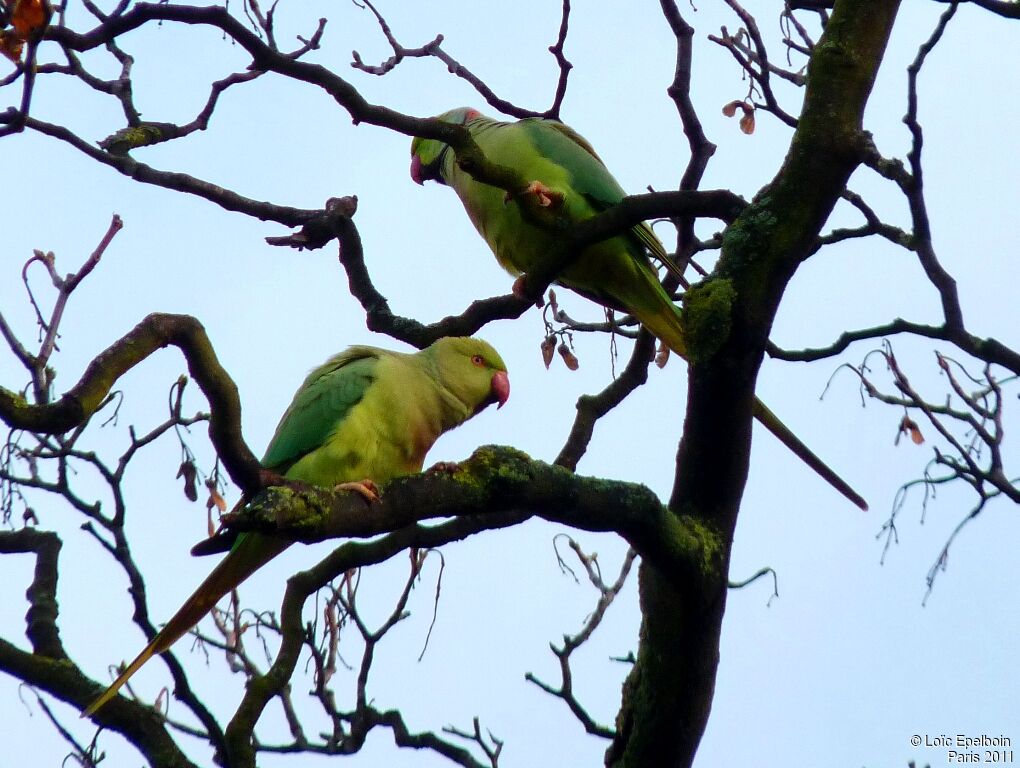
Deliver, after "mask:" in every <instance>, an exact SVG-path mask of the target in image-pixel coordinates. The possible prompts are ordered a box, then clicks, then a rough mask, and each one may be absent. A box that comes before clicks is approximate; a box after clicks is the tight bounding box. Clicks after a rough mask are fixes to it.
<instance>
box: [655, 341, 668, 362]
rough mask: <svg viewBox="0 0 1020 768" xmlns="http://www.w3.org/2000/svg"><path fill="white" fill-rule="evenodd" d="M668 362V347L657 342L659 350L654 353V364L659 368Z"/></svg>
mask: <svg viewBox="0 0 1020 768" xmlns="http://www.w3.org/2000/svg"><path fill="white" fill-rule="evenodd" d="M668 362H669V347H667V346H666V345H665V344H663V343H662V342H659V351H658V352H656V353H655V364H656V365H657V366H658V367H659V368H665V367H666V363H668Z"/></svg>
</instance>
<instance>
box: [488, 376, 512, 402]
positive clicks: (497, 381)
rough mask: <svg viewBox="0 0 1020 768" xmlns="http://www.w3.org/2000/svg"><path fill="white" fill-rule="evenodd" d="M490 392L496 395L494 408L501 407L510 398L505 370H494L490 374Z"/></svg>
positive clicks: (508, 379)
mask: <svg viewBox="0 0 1020 768" xmlns="http://www.w3.org/2000/svg"><path fill="white" fill-rule="evenodd" d="M492 394H493V395H495V396H496V402H497V403H498V405H497V406H496V408H502V407H503V405H504V403H506V401H507V400H509V399H510V377H509V376H508V375H507V372H506V371H496V372H495V373H494V374H492Z"/></svg>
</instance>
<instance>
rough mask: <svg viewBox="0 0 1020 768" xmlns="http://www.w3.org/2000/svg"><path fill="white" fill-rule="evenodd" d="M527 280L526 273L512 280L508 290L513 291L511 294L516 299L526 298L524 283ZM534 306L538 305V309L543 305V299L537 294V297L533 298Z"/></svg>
mask: <svg viewBox="0 0 1020 768" xmlns="http://www.w3.org/2000/svg"><path fill="white" fill-rule="evenodd" d="M527 281H528V276H527V275H520V276H519V277H518V278H517V279H516V280H514V284H513V285H512V286H510V292H511V293H513V295H514V296H516V297H517V298H518V299H526V298H528V296H527V291H526V290H525V283H527ZM535 306H536V307H538V308H539V309H541V308H542V307H544V306H545V299H543V298H542V297H541V296H539V297H538V298H537V299H535Z"/></svg>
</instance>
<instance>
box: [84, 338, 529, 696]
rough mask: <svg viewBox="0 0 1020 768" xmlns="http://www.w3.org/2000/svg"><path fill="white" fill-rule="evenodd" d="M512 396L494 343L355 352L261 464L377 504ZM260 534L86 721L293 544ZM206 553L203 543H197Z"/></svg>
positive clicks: (239, 549)
mask: <svg viewBox="0 0 1020 768" xmlns="http://www.w3.org/2000/svg"><path fill="white" fill-rule="evenodd" d="M509 396H510V379H509V378H508V376H507V372H506V365H505V364H504V363H503V360H502V359H501V358H500V356H499V354H498V353H497V352H496V350H494V349H493V348H492V347H491V346H490V345H489V344H487V343H486V342H484V341H481V340H480V339H473V338H444V339H440V340H439V341H437V342H435V343H434V344H432V345H431V346H429V347H427V348H426V349H424V350H422V351H420V352H417V353H414V354H404V353H401V352H390V351H387V350H384V349H377V348H375V347H351V348H349V349H347V350H346V351H344V352H341V353H340V354H339V355H336V356H335V357H332V358H330V359H329V360H328V361H326V363H324V364H323V365H321V366H319V367H318V368H316V369H315V370H313V371H312V372H311V373H310V374H309V375H308V378H306V379H305V381H304V383H303V384H302V385H301V387H300V388H299V389H298V391H297V393H296V394H295V395H294V401H293V402H292V403H291V404H290V407H289V408H287V412H286V413H284V415H283V418H282V419H281V420H280V424H279V426H278V427H277V428H276V434H274V435H273V439H272V440H271V441H270V443H269V448H268V449H267V450H266V455H265V457H264V458H263V459H262V463H263V465H264V466H265V467H266V468H267V469H271V470H274V471H276V472H279V473H281V474H282V475H283V476H284V477H286V478H288V479H291V480H300V481H304V482H306V483H310V484H312V485H317V486H322V487H326V488H334V487H345V488H352V489H354V490H358V491H360V492H361V493H362V494H363V495H366V496H368V497H369V498H370V500H371V499H374V498H375V492H374V489H373V488H372V486H373V484H374V483H384V482H386V481H387V480H390V479H391V478H394V477H398V476H400V475H409V474H414V473H415V472H420V471H421V468H422V464H423V462H424V461H425V454H426V453H428V451H429V449H430V448H431V447H432V445H433V443H435V441H436V440H437V439H438V438H439V436H440V435H441V434H443V433H444V432H446V431H447V430H450V429H453V428H454V427H456V426H458V425H460V424H462V423H464V422H465V421H467V420H468V419H470V418H471V417H472V416H474V415H475V414H476V413H478V412H479V411H481V410H482V409H483V408H485V407H486V406H488V405H490V404H492V403H498V405H499V407H502V405H503V404H504V403H505V402H506V400H507V398H508V397H509ZM290 544H291V542H289V541H287V540H285V539H278V538H274V537H272V536H268V535H265V534H261V533H257V532H247V533H242V534H240V535H239V536H238V538H237V540H236V542H235V543H234V545H233V548H232V549H231V550H230V553H229V554H228V555H227V556H226V557H225V558H224V559H223V561H222V562H221V563H220V564H219V565H218V566H217V567H216V568H215V569H214V570H213V572H212V573H211V574H209V577H208V578H207V579H206V580H205V581H204V582H202V584H201V586H199V587H198V589H197V590H195V593H194V594H193V595H192V596H191V597H190V598H189V599H188V601H187V602H186V603H185V604H184V605H183V606H182V607H181V609H180V610H179V611H178V612H177V613H176V614H175V615H174V616H173V618H171V619H170V621H169V622H167V624H166V626H164V627H163V629H162V630H161V631H160V632H159V634H157V635H156V636H155V637H154V638H153V639H152V642H150V643H149V644H148V645H147V646H146V647H145V650H143V651H142V652H141V653H140V654H139V655H138V657H137V658H136V659H135V660H134V661H132V662H131V664H129V665H128V667H127V669H125V670H124V672H123V673H122V674H121V675H120V676H119V677H118V678H117V679H116V680H115V681H114V682H113V684H112V685H111V686H110V687H109V688H107V689H106V691H105V692H104V693H103V694H102V695H101V696H100V697H99V698H97V699H96V700H95V701H94V702H92V704H90V705H89V707H88V709H86V710H85V712H84V715H83V716H85V715H91V714H92V713H94V712H95V711H96V710H97V709H99V708H100V707H101V706H103V704H105V703H106V702H107V701H108V700H110V699H111V698H112V697H113V696H114V695H115V694H116V693H117V691H118V689H120V687H121V686H122V685H124V683H125V682H127V680H128V678H130V677H131V675H133V674H134V673H135V672H136V671H137V670H138V669H139V667H141V666H142V665H143V664H144V663H145V662H146V661H148V659H149V658H150V657H152V656H153V655H155V654H157V653H162V652H163V651H165V650H167V649H168V648H169V647H170V646H171V645H173V643H174V642H175V641H176V640H177V639H178V638H180V637H181V636H182V635H184V633H186V632H187V631H188V630H189V629H191V627H193V626H194V625H195V624H197V623H198V621H199V620H200V619H201V618H202V617H203V616H204V615H205V614H206V613H207V612H208V611H209V610H210V609H211V608H212V607H213V606H214V605H215V604H216V603H217V602H218V601H219V600H220V598H222V597H223V596H224V595H225V594H227V593H228V592H229V591H230V590H231V589H234V588H235V587H236V586H237V585H238V584H240V583H241V582H242V581H244V580H245V579H246V578H248V576H250V575H251V574H252V573H254V572H255V571H256V570H258V569H259V568H260V567H262V566H263V565H265V564H266V563H267V562H269V561H270V560H271V559H272V558H274V557H275V556H276V555H278V554H280V552H282V551H283V550H284V549H286V548H287V547H288V546H290ZM200 546H201V545H200Z"/></svg>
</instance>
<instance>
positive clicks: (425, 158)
mask: <svg viewBox="0 0 1020 768" xmlns="http://www.w3.org/2000/svg"><path fill="white" fill-rule="evenodd" d="M439 119H440V120H443V121H445V122H449V123H454V124H457V125H463V126H465V127H466V128H467V130H468V131H469V132H470V134H471V137H472V139H473V140H474V141H475V143H476V144H477V145H478V148H479V149H480V150H481V151H482V153H483V154H484V155H485V158H486V160H488V161H489V162H491V163H495V164H497V165H500V166H504V167H507V168H512V169H515V170H516V171H517V172H518V174H519V176H520V178H521V179H522V180H524V182H525V183H526V187H525V188H524V189H522V190H520V191H517V192H516V193H515V194H514V195H510V194H508V193H507V191H506V190H503V189H501V188H499V187H495V186H492V185H489V184H483V183H482V182H479V181H476V180H475V179H474V177H472V176H471V174H470V173H468V172H467V171H465V170H463V169H462V168H461V167H460V166H459V165H458V164H457V160H456V156H455V153H454V152H453V150H452V149H451V148H450V146H449V145H448V144H444V143H443V142H440V141H436V140H434V139H422V138H415V139H414V140H413V141H412V143H411V178H412V179H413V180H414V181H415V182H417V183H418V184H423V183H424V182H425V181H429V180H431V181H437V182H439V183H441V184H445V185H448V186H450V187H452V188H453V190H454V191H455V192H456V193H457V196H458V197H459V198H460V200H461V202H462V203H463V204H464V208H465V209H466V210H467V213H468V216H469V217H470V218H471V221H472V223H473V224H474V225H475V228H476V229H477V230H478V232H479V233H480V234H481V235H482V237H483V238H484V239H485V241H486V242H487V243H488V244H489V248H491V249H492V252H493V253H494V254H495V256H496V260H497V261H498V262H499V263H500V264H501V265H502V266H503V267H504V268H505V269H506V270H508V271H509V272H510V273H511V274H514V275H521V274H527V273H529V272H532V271H534V270H535V269H536V268H538V267H539V266H540V265H542V264H543V263H545V261H546V260H547V259H548V258H550V256H551V255H552V254H555V253H556V251H557V247H558V245H559V243H558V238H559V237H560V235H559V234H558V231H557V229H556V227H553V226H545V225H544V223H542V222H539V221H536V217H535V216H534V215H533V213H532V212H529V211H528V210H526V209H525V207H524V206H522V204H521V200H522V199H523V198H524V197H525V196H533V198H532V199H531V200H529V201H528V203H529V204H530V205H532V208H536V207H537V209H541V208H548V209H549V210H550V211H552V212H555V214H556V215H557V216H558V217H559V219H560V220H562V221H566V222H567V223H575V224H576V223H577V222H581V221H584V220H585V219H589V218H591V217H592V216H595V215H596V214H598V213H600V212H602V211H604V210H606V209H607V208H609V207H611V206H613V205H615V204H616V203H619V202H620V201H621V200H623V198H624V197H625V196H626V193H625V192H624V190H623V188H622V187H621V186H620V184H619V183H618V182H617V181H616V179H615V178H613V175H612V174H611V173H610V172H609V170H608V169H607V168H606V166H605V165H604V164H603V162H602V160H601V159H600V158H599V157H598V155H597V154H596V153H595V150H594V149H593V148H592V146H591V145H590V144H589V143H588V142H587V141H586V140H585V139H584V138H583V137H582V136H580V135H579V134H578V133H577V132H576V131H574V130H573V129H572V128H570V127H569V126H566V125H564V124H563V123H561V122H559V121H557V120H548V119H543V118H527V119H524V120H518V121H516V122H502V121H499V120H493V119H491V118H488V117H485V116H484V115H482V114H481V113H479V112H478V111H477V110H474V109H470V108H467V107H461V108H459V109H453V110H450V111H449V112H445V113H443V114H442V115H439ZM652 259H655V260H657V261H659V262H662V263H664V264H667V265H668V264H669V263H670V262H669V259H668V256H667V254H666V249H665V248H664V247H663V245H662V243H661V241H660V240H659V239H658V238H657V237H656V236H655V234H654V233H653V232H652V229H651V227H649V226H648V225H647V224H646V223H641V224H638V225H637V226H635V227H632V228H631V229H629V230H628V231H626V232H624V233H622V234H619V235H616V236H615V237H611V238H608V239H606V240H602V241H600V242H597V243H594V244H592V245H590V246H588V247H587V248H585V250H584V251H583V252H582V253H581V254H580V255H579V256H578V257H577V258H576V259H574V260H573V261H572V262H571V263H569V264H568V265H567V266H566V267H565V268H564V269H563V271H562V272H561V273H560V274H559V276H558V277H557V278H556V282H558V283H560V284H561V285H564V286H566V287H567V288H570V289H572V290H574V291H576V292H577V293H580V294H581V295H583V296H586V297H588V298H590V299H592V300H594V301H596V302H598V303H599V304H602V305H604V306H607V307H610V308H612V309H617V310H620V311H623V312H628V313H630V314H632V315H633V316H634V317H636V318H637V319H638V320H639V321H640V322H641V324H642V325H643V326H645V328H647V329H648V330H649V331H650V332H651V333H652V334H653V335H655V336H656V337H657V338H658V339H660V340H661V341H662V342H663V343H664V344H665V345H666V346H667V347H669V348H670V349H671V350H672V351H673V352H675V353H676V354H679V355H681V356H685V357H686V354H687V348H686V344H685V342H684V333H683V326H682V324H681V320H680V311H679V310H678V308H677V307H676V305H675V304H673V301H672V300H671V299H670V297H669V295H668V294H667V293H666V291H665V290H664V289H663V287H662V284H661V283H660V282H659V278H658V274H657V273H656V270H655V268H654V267H653V265H652ZM515 288H516V284H515ZM754 414H755V417H756V418H757V419H758V420H759V421H760V422H761V423H762V424H763V425H764V426H765V427H766V428H767V429H768V430H769V431H770V432H772V434H774V435H775V436H776V437H778V438H779V440H781V441H782V442H783V444H785V445H786V446H787V447H788V448H790V450H792V451H793V452H794V453H795V454H796V455H797V456H798V457H799V458H800V459H802V460H803V461H804V462H805V463H806V464H807V465H808V466H810V467H811V468H812V469H814V470H815V471H816V472H817V473H818V474H819V475H821V477H822V478H824V479H825V480H826V481H827V482H828V483H829V484H830V485H832V486H833V487H834V488H836V490H838V491H839V492H840V493H842V494H843V495H844V496H846V497H847V498H848V499H850V500H851V501H852V502H854V504H856V505H857V506H859V507H861V508H862V509H867V508H868V505H867V503H866V502H865V501H864V499H862V498H861V496H860V495H859V494H857V493H856V492H855V491H854V490H853V489H852V488H851V487H850V486H849V485H848V484H847V483H846V482H845V481H844V480H843V479H842V478H840V477H839V475H837V474H836V473H835V472H834V471H833V470H832V469H830V468H829V467H828V466H827V465H826V464H825V463H824V462H823V461H822V460H821V459H820V458H818V457H817V456H816V455H815V454H814V453H813V452H812V451H811V450H810V449H809V448H808V447H807V446H806V445H804V443H803V442H801V440H800V439H799V438H798V437H797V436H796V435H794V434H793V433H792V432H791V431H790V430H789V429H788V428H787V427H786V425H785V424H783V423H782V422H781V421H780V420H779V418H778V417H777V416H776V415H775V414H774V413H772V411H771V410H769V409H768V408H767V407H766V406H765V404H764V403H762V402H761V401H760V400H758V399H757V398H756V399H755V403H754Z"/></svg>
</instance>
